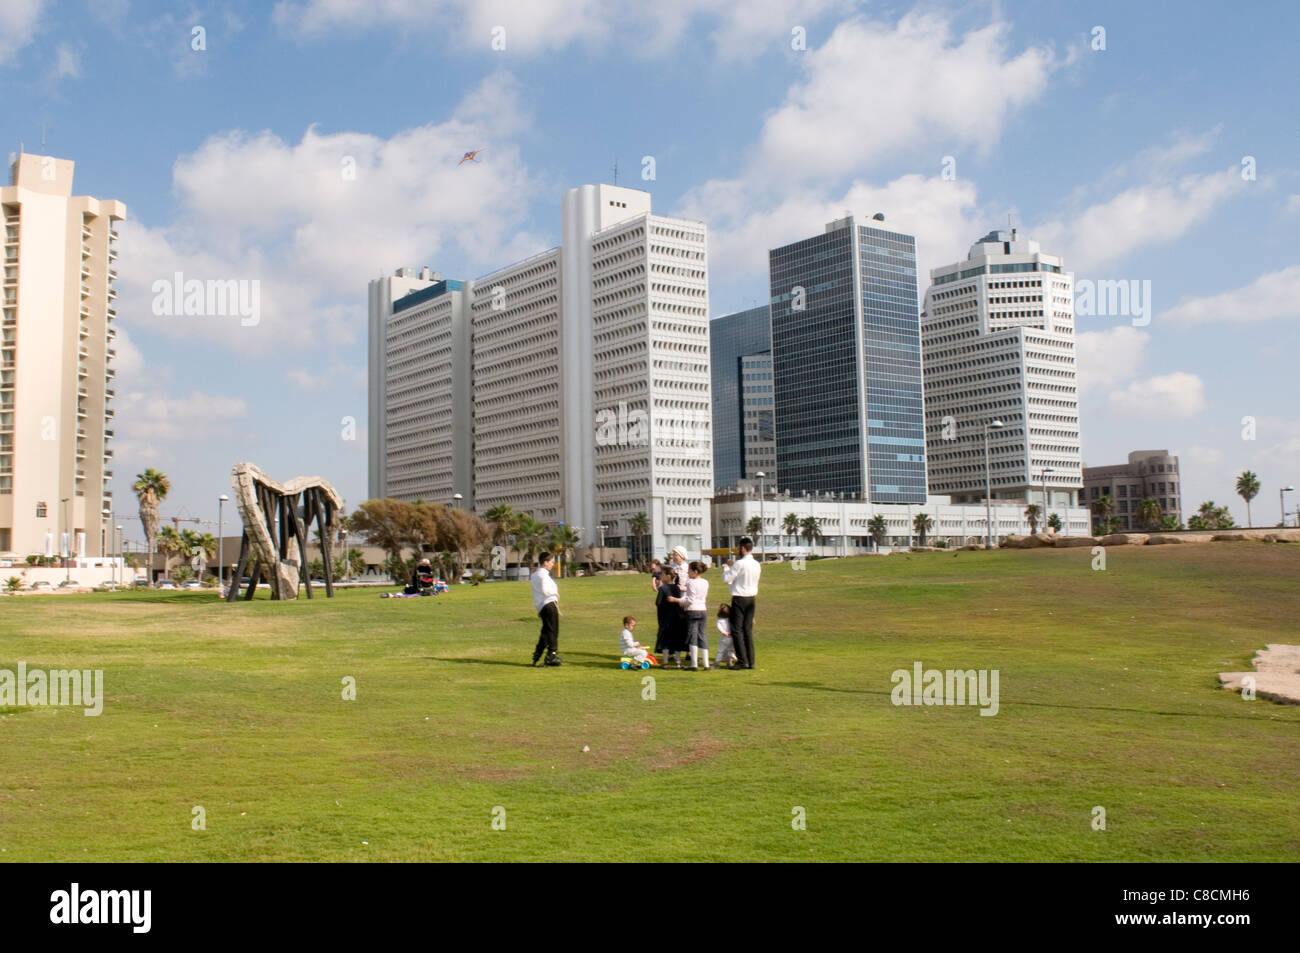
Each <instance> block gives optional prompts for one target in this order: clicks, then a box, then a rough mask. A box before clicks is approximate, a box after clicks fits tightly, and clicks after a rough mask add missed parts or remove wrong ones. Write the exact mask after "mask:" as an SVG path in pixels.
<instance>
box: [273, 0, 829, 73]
mask: <svg viewBox="0 0 1300 953" xmlns="http://www.w3.org/2000/svg"><path fill="white" fill-rule="evenodd" d="M851 7H852V0H802V2H800V0H751V2H747V3H744V4H738V3H735V2H734V0H657V2H655V3H645V2H643V0H378V2H375V3H368V4H360V3H355V2H352V0H279V2H278V3H276V5H275V8H274V12H273V13H272V21H273V22H274V23H275V24H276V26H278V27H279V28H280V29H282V30H284V31H286V32H289V33H296V34H298V35H300V36H304V37H315V36H319V35H321V34H324V33H327V32H330V31H334V30H358V29H377V28H385V29H390V30H391V29H398V30H402V31H404V32H410V33H417V34H419V33H433V32H437V33H438V34H439V36H440V37H444V38H445V37H451V38H452V39H453V40H454V42H455V43H457V44H459V45H460V46H461V47H462V48H463V49H464V50H466V51H474V50H482V51H483V52H485V53H486V52H492V51H493V47H492V42H493V39H494V30H497V29H498V28H500V29H503V30H504V41H505V50H504V51H503V52H507V53H523V54H536V53H545V52H554V51H557V50H562V49H565V48H566V47H569V46H572V45H574V44H582V45H585V46H587V47H588V48H590V49H592V50H594V51H601V52H605V53H607V54H614V55H619V56H626V55H629V54H631V55H636V56H654V55H660V54H664V53H670V52H672V50H673V48H674V46H676V45H677V44H678V43H679V42H680V41H681V39H682V37H683V35H684V34H685V32H686V31H687V30H692V29H697V28H699V29H709V27H708V25H707V24H709V23H711V24H712V29H710V30H709V36H710V39H711V40H712V42H713V44H714V47H715V49H716V51H717V53H718V55H719V56H720V57H721V58H724V59H734V58H735V57H738V56H742V55H746V54H752V53H756V52H758V51H760V50H762V49H764V48H766V47H769V46H772V45H773V44H777V43H780V44H787V45H788V44H789V42H790V38H791V33H790V31H791V29H792V28H793V27H795V26H798V25H804V26H807V25H808V23H809V22H810V21H811V20H813V19H815V18H816V17H818V16H821V15H822V14H823V13H826V12H827V11H831V10H847V9H850V8H851ZM496 35H500V34H496Z"/></svg>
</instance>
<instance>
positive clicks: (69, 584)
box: [57, 579, 82, 589]
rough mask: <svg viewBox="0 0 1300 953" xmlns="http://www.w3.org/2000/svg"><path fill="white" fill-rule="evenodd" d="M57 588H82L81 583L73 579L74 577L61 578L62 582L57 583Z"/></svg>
mask: <svg viewBox="0 0 1300 953" xmlns="http://www.w3.org/2000/svg"><path fill="white" fill-rule="evenodd" d="M57 588H59V589H80V588H82V586H81V583H79V582H77V580H75V579H65V580H63V582H61V583H59V585H58V587H57Z"/></svg>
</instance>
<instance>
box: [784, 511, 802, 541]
mask: <svg viewBox="0 0 1300 953" xmlns="http://www.w3.org/2000/svg"><path fill="white" fill-rule="evenodd" d="M781 526H782V528H783V529H784V530H785V535H787V536H798V535H799V516H798V514H796V513H786V514H785V519H783V520H782V521H781Z"/></svg>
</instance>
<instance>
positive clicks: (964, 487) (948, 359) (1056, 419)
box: [921, 229, 1083, 511]
mask: <svg viewBox="0 0 1300 953" xmlns="http://www.w3.org/2000/svg"><path fill="white" fill-rule="evenodd" d="M1062 265H1063V262H1062V261H1061V259H1060V258H1057V257H1054V256H1052V255H1045V254H1043V252H1042V250H1041V249H1040V248H1039V245H1038V243H1037V242H1034V241H1030V240H1028V239H1025V238H1018V237H1017V235H1016V230H1015V229H1011V230H1010V231H994V232H990V233H989V234H987V235H985V236H984V237H983V238H981V239H980V240H979V241H977V242H976V243H975V244H974V245H972V246H971V249H970V254H969V255H968V256H967V257H966V260H965V261H960V262H957V263H955V264H952V265H945V266H943V267H941V268H935V269H933V270H932V271H931V272H930V278H931V285H930V287H929V289H928V290H927V291H926V294H925V306H924V312H925V313H924V315H923V316H922V319H921V342H922V350H923V353H924V366H925V427H926V431H925V434H926V449H927V451H928V456H929V468H930V491H931V492H933V493H936V494H946V495H949V496H951V497H952V499H953V501H954V502H956V503H963V502H967V503H968V502H976V501H979V500H983V499H984V496H985V470H984V432H985V425H986V424H990V423H991V422H992V421H994V420H998V421H1000V422H1001V423H1002V425H1003V426H1002V427H1001V428H998V429H990V430H989V438H988V439H989V469H990V473H991V483H992V491H991V492H992V496H993V498H994V499H1014V500H1025V501H1027V502H1032V503H1036V504H1038V505H1040V506H1042V505H1044V504H1045V505H1046V507H1047V509H1048V510H1049V511H1050V510H1054V509H1063V508H1066V507H1069V506H1073V505H1075V504H1077V503H1078V502H1079V489H1080V487H1081V486H1082V485H1083V474H1082V461H1081V459H1080V456H1079V398H1078V379H1077V376H1076V372H1075V349H1074V289H1073V278H1072V276H1071V275H1070V274H1069V273H1067V272H1065V271H1064V270H1063V267H1062ZM1044 481H1045V482H1046V491H1045V492H1044V488H1043V485H1044Z"/></svg>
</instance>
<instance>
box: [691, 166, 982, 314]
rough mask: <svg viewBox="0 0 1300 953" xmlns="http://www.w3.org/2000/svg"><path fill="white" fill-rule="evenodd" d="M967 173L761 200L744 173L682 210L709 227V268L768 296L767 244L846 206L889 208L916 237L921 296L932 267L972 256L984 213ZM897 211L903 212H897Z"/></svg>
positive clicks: (705, 190)
mask: <svg viewBox="0 0 1300 953" xmlns="http://www.w3.org/2000/svg"><path fill="white" fill-rule="evenodd" d="M975 205H976V202H975V187H974V185H973V184H971V183H970V182H969V181H968V180H958V181H955V182H946V181H942V180H940V179H939V178H938V176H935V177H933V178H925V177H924V176H920V175H905V176H902V177H900V178H898V179H895V180H894V181H892V182H890V183H888V184H887V185H884V186H875V185H870V184H868V183H864V182H855V183H853V184H852V185H851V186H850V187H849V188H848V189H847V190H845V191H843V192H842V193H840V194H838V195H837V196H830V195H828V194H825V193H823V192H820V191H818V190H816V189H812V188H804V189H797V190H791V191H789V192H787V193H786V194H785V195H782V196H779V197H778V196H772V197H770V198H769V199H768V201H767V202H766V203H763V205H762V206H759V203H758V202H757V201H756V196H755V193H754V192H753V191H752V190H751V188H750V185H749V184H748V183H747V182H745V181H742V180H729V181H712V182H708V183H706V184H705V185H703V186H700V187H699V188H697V189H694V190H693V191H692V192H691V193H689V194H688V195H687V196H686V198H685V199H684V204H683V206H682V207H681V208H679V209H678V214H681V215H683V216H685V217H687V218H694V219H700V220H702V221H704V222H706V223H707V224H708V226H709V273H710V275H711V276H718V275H723V276H726V279H727V280H735V279H737V278H745V279H746V280H748V281H749V282H751V283H753V282H758V283H759V285H758V286H759V287H760V288H762V289H763V291H764V294H763V300H766V297H767V295H766V289H767V270H768V261H767V249H769V248H775V247H778V246H780V245H784V244H787V243H789V242H791V241H798V240H799V239H803V238H807V237H808V236H809V235H812V234H815V233H817V232H818V231H820V230H821V229H822V228H823V227H824V226H825V225H826V223H827V222H830V221H833V220H835V219H838V218H842V217H843V215H844V212H845V211H846V210H848V211H852V212H853V213H855V214H856V215H858V216H859V217H861V218H863V219H866V218H869V217H870V216H871V215H872V214H874V213H875V212H883V213H884V214H885V226H886V227H887V228H897V229H900V230H901V231H904V232H906V233H908V234H911V235H915V236H916V245H917V254H918V259H917V276H918V277H917V281H918V284H919V287H918V289H917V291H918V295H922V294H924V292H925V289H926V287H927V286H928V284H929V277H928V275H929V268H930V267H933V266H937V265H940V264H943V263H945V262H947V261H951V260H953V259H955V258H958V257H961V256H963V255H965V253H966V250H967V248H968V247H969V245H970V241H971V238H972V237H973V236H975V235H976V234H978V230H979V229H980V227H981V226H980V224H979V223H980V222H981V221H982V216H981V215H980V214H979V213H978V211H977V210H976V208H975ZM895 214H897V215H898V216H899V217H898V218H897V219H895V217H894V216H895Z"/></svg>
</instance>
